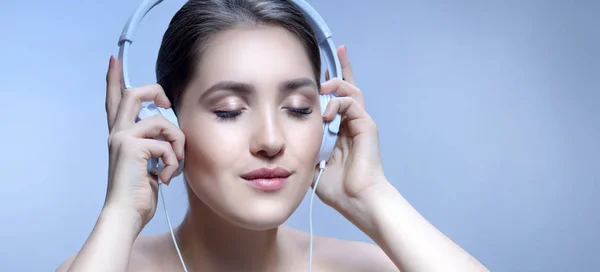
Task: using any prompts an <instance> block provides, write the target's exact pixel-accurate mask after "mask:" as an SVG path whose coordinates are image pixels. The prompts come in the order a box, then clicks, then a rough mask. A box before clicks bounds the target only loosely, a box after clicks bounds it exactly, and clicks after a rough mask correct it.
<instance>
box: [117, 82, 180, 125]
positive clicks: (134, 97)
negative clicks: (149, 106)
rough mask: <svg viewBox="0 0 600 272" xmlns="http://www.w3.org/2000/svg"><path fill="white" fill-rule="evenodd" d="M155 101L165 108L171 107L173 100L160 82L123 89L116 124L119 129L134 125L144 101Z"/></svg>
mask: <svg viewBox="0 0 600 272" xmlns="http://www.w3.org/2000/svg"><path fill="white" fill-rule="evenodd" d="M146 101H154V103H155V104H156V105H157V106H159V107H163V108H170V107H171V102H169V99H168V98H167V95H166V94H165V92H164V91H163V89H162V87H161V86H160V85H158V84H152V85H144V86H142V87H139V88H133V89H127V90H125V91H123V94H122V99H121V102H120V103H119V111H118V112H117V117H116V120H115V126H114V127H113V128H117V129H118V130H123V129H126V128H128V127H130V126H132V125H133V123H134V122H135V118H136V117H137V115H138V113H139V112H140V109H141V108H142V102H146Z"/></svg>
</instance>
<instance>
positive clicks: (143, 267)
mask: <svg viewBox="0 0 600 272" xmlns="http://www.w3.org/2000/svg"><path fill="white" fill-rule="evenodd" d="M161 240H163V238H162V237H161V236H140V237H138V238H137V239H136V241H135V242H134V244H133V248H132V249H131V256H130V259H129V269H128V271H149V272H154V271H156V272H158V271H163V269H162V268H161V267H160V265H159V264H158V263H155V262H153V261H151V260H157V259H156V258H153V256H156V255H158V254H160V253H159V252H158V251H159V250H160V248H161V244H162V242H161ZM77 256H78V253H75V254H73V255H71V256H69V257H68V258H67V259H65V260H64V261H63V262H62V263H61V264H60V265H59V266H58V268H57V269H56V271H57V272H64V271H68V270H69V268H70V267H71V264H72V263H73V262H74V261H75V259H76V258H77Z"/></svg>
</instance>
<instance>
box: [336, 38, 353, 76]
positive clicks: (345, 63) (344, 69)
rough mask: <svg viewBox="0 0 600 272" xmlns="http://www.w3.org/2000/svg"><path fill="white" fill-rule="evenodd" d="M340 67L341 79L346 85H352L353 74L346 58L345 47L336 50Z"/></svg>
mask: <svg viewBox="0 0 600 272" xmlns="http://www.w3.org/2000/svg"><path fill="white" fill-rule="evenodd" d="M337 53H338V58H339V59H340V65H341V66H342V78H344V80H345V81H347V82H348V83H350V84H352V85H354V74H353V73H352V65H351V64H350V59H349V58H348V50H347V48H346V46H345V45H344V46H340V47H339V48H338V50H337Z"/></svg>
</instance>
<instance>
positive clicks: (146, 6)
mask: <svg viewBox="0 0 600 272" xmlns="http://www.w3.org/2000/svg"><path fill="white" fill-rule="evenodd" d="M162 1H163V0H144V2H143V3H142V4H141V5H140V6H139V7H138V9H137V10H136V12H135V13H134V14H133V16H131V17H130V18H129V20H128V21H127V23H126V24H125V27H124V28H123V32H122V33H121V36H120V37H119V43H118V45H119V60H121V65H122V72H123V88H125V89H128V88H131V85H130V81H129V70H128V69H129V65H128V53H129V46H130V45H131V43H133V34H134V33H135V31H136V29H137V27H138V25H139V24H140V23H141V21H142V19H143V18H144V16H145V15H146V14H147V13H148V12H149V11H150V10H151V9H152V8H154V7H155V6H156V5H158V4H160V3H161V2H162ZM291 2H293V3H294V4H296V6H298V7H299V8H300V9H301V10H302V12H303V14H304V16H305V18H306V20H307V21H308V23H309V24H310V25H311V27H312V28H313V30H314V32H315V36H316V38H317V44H318V45H319V48H320V49H321V51H322V52H323V56H324V58H325V60H326V62H327V67H328V68H329V75H330V76H331V78H334V77H338V78H341V77H342V75H341V65H340V61H339V59H338V55H337V50H336V47H335V45H334V43H333V40H332V35H331V31H330V30H329V27H328V26H327V24H326V23H325V21H324V20H323V18H322V17H321V15H319V13H318V12H317V11H316V10H315V9H313V8H312V7H311V6H310V5H309V4H308V3H307V2H306V1H304V0H291ZM333 96H334V95H332V94H326V95H319V98H320V105H321V115H323V114H324V112H325V108H326V107H327V104H328V103H329V101H330V100H331V99H332V98H333ZM155 114H162V115H163V116H164V117H165V118H166V119H167V120H169V121H170V122H172V123H173V124H175V125H176V126H177V127H179V121H178V120H177V117H176V116H175V113H174V112H173V109H172V108H171V109H164V108H160V107H158V106H156V105H155V104H154V102H144V103H142V109H141V110H140V113H139V114H138V117H137V119H136V122H138V121H140V120H142V119H144V118H147V117H150V116H152V115H155ZM340 121H341V116H340V114H337V115H336V116H335V118H334V119H333V120H332V121H330V122H323V139H322V142H321V149H320V150H319V156H318V159H317V162H316V164H324V163H325V162H326V161H327V160H329V158H330V157H331V154H332V153H333V149H334V147H335V142H336V141H337V134H338V132H339V128H340ZM183 166H184V162H183V161H180V162H179V168H178V169H177V171H176V173H175V175H174V176H178V175H180V174H181V173H182V172H183ZM164 167H165V165H164V163H163V162H162V159H157V158H152V159H150V160H149V161H148V172H150V173H152V174H156V175H158V174H159V173H160V172H161V171H162V169H163V168H164Z"/></svg>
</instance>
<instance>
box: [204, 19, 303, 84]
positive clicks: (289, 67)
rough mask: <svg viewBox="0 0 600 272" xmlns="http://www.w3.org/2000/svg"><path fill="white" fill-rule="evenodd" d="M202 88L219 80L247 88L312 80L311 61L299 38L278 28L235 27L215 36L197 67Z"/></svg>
mask: <svg viewBox="0 0 600 272" xmlns="http://www.w3.org/2000/svg"><path fill="white" fill-rule="evenodd" d="M197 65H198V66H197V67H196V68H197V69H195V70H196V72H197V73H196V75H195V77H196V79H199V81H200V82H202V85H210V84H211V83H214V82H217V81H221V80H234V81H242V82H247V83H249V84H255V85H260V84H267V83H268V82H271V83H278V82H280V81H281V80H289V79H293V78H298V77H308V78H312V77H313V71H312V66H311V62H310V59H309V58H308V54H307V53H306V51H305V49H304V47H303V45H302V43H301V42H300V40H299V39H298V38H296V37H295V36H294V35H292V34H291V33H289V32H288V31H287V30H285V29H283V28H281V27H274V26H264V25H263V26H247V27H236V28H232V29H229V30H226V31H222V32H220V33H219V34H217V35H215V36H214V37H213V38H212V39H211V41H210V43H209V44H208V45H207V47H206V48H205V51H204V53H203V55H202V57H201V58H200V62H199V63H197Z"/></svg>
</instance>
